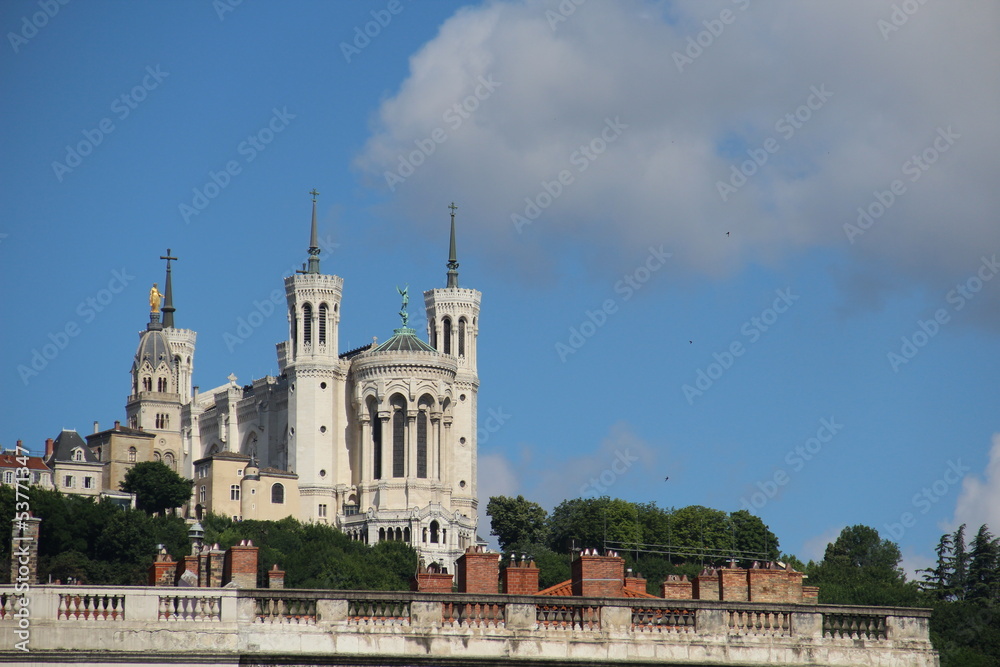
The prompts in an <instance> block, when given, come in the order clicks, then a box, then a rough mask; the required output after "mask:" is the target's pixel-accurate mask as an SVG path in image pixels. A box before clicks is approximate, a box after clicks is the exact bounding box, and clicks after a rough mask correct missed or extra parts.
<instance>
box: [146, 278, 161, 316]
mask: <svg viewBox="0 0 1000 667" xmlns="http://www.w3.org/2000/svg"><path fill="white" fill-rule="evenodd" d="M162 302H163V294H162V293H160V290H159V289H157V287H156V283H153V287H152V288H150V290H149V312H151V313H158V312H160V303H162Z"/></svg>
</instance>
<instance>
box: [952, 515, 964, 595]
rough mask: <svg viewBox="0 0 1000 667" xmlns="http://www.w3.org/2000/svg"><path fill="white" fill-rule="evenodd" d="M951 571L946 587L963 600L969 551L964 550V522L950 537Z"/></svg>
mask: <svg viewBox="0 0 1000 667" xmlns="http://www.w3.org/2000/svg"><path fill="white" fill-rule="evenodd" d="M952 554H953V556H952V572H951V581H950V582H949V585H948V588H950V589H951V590H952V591H954V595H955V598H956V599H958V600H964V599H965V594H966V592H967V590H968V581H967V580H968V578H969V553H968V552H967V551H966V550H965V524H964V523H963V524H962V525H961V526H959V527H958V529H957V530H956V531H955V536H954V537H953V538H952Z"/></svg>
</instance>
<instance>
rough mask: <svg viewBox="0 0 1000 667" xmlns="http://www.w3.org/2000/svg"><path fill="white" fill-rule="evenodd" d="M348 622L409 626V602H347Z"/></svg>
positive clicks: (358, 600)
mask: <svg viewBox="0 0 1000 667" xmlns="http://www.w3.org/2000/svg"><path fill="white" fill-rule="evenodd" d="M347 622H348V623H349V624H353V625H409V624H410V601H409V600H364V599H351V600H348V601H347Z"/></svg>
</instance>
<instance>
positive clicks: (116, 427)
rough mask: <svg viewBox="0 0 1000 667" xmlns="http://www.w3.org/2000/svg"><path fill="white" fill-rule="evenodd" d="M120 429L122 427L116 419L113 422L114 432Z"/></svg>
mask: <svg viewBox="0 0 1000 667" xmlns="http://www.w3.org/2000/svg"><path fill="white" fill-rule="evenodd" d="M121 427H122V423H121V422H120V421H118V420H117V419H116V420H115V430H116V431H117V430H119V429H121Z"/></svg>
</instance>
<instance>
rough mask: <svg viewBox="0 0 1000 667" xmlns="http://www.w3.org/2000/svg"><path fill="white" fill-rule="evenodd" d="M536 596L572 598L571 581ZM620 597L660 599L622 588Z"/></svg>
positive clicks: (547, 589) (540, 592)
mask: <svg viewBox="0 0 1000 667" xmlns="http://www.w3.org/2000/svg"><path fill="white" fill-rule="evenodd" d="M538 595H553V596H558V597H572V596H573V580H572V579H567V580H566V581H564V582H562V583H561V584H556V585H555V586H549V587H548V588H546V589H545V590H541V591H538ZM622 597H625V598H653V599H654V600H657V599H660V598H659V597H657V596H656V595H650V594H649V593H640V592H639V591H630V590H629V589H627V588H624V587H623V588H622Z"/></svg>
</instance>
